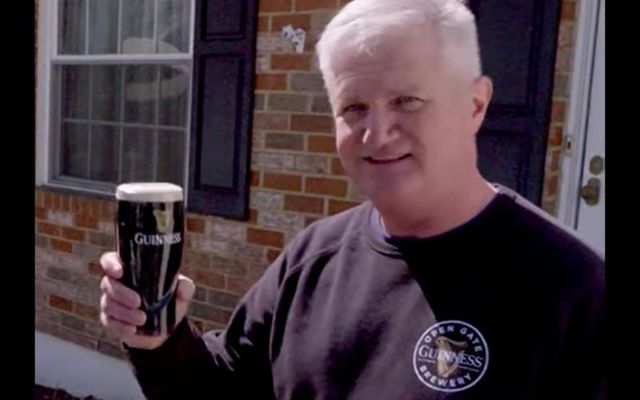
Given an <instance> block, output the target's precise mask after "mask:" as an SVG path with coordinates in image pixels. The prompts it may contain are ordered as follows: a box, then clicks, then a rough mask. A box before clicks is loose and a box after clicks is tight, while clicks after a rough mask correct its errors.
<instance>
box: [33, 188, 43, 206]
mask: <svg viewBox="0 0 640 400" xmlns="http://www.w3.org/2000/svg"><path fill="white" fill-rule="evenodd" d="M34 201H35V206H36V207H40V208H44V192H43V191H42V190H39V189H36V191H35V196H34Z"/></svg>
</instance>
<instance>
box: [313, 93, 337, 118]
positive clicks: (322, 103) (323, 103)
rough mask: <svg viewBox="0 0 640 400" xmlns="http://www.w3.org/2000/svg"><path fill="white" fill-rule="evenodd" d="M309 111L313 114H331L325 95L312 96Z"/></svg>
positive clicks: (329, 104)
mask: <svg viewBox="0 0 640 400" xmlns="http://www.w3.org/2000/svg"><path fill="white" fill-rule="evenodd" d="M311 111H312V112H314V113H322V114H331V113H332V111H331V103H329V98H328V97H327V96H326V95H314V96H313V99H312V101H311Z"/></svg>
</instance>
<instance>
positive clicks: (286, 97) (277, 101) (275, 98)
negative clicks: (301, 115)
mask: <svg viewBox="0 0 640 400" xmlns="http://www.w3.org/2000/svg"><path fill="white" fill-rule="evenodd" d="M268 109H269V111H296V112H305V111H308V110H309V97H308V96H305V95H300V94H288V93H272V94H270V95H269V105H268Z"/></svg>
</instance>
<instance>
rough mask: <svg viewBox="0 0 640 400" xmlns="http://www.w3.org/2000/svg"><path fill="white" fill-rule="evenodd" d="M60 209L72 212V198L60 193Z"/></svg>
mask: <svg viewBox="0 0 640 400" xmlns="http://www.w3.org/2000/svg"><path fill="white" fill-rule="evenodd" d="M58 196H59V199H60V200H59V204H58V206H59V209H60V210H62V211H71V196H69V195H68V194H62V193H59V194H58Z"/></svg>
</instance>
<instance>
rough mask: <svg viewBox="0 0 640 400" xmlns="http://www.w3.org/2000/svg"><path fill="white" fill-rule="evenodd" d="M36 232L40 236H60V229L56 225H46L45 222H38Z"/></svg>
mask: <svg viewBox="0 0 640 400" xmlns="http://www.w3.org/2000/svg"><path fill="white" fill-rule="evenodd" d="M37 232H38V233H40V234H42V235H49V236H60V227H59V226H58V225H53V224H47V223H46V222H38V223H37Z"/></svg>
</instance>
